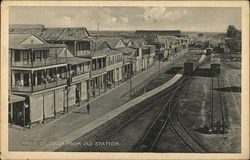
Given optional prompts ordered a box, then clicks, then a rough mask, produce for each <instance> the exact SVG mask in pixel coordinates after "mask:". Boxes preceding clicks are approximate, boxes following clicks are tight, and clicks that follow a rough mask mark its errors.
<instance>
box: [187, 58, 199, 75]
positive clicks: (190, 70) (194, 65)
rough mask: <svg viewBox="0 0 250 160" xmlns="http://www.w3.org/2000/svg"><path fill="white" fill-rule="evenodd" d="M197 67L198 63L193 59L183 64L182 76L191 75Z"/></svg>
mask: <svg viewBox="0 0 250 160" xmlns="http://www.w3.org/2000/svg"><path fill="white" fill-rule="evenodd" d="M198 67H199V61H198V60H195V59H189V60H187V61H186V62H185V63H184V74H185V75H192V74H193V73H194V71H195V70H196V69H197V68H198Z"/></svg>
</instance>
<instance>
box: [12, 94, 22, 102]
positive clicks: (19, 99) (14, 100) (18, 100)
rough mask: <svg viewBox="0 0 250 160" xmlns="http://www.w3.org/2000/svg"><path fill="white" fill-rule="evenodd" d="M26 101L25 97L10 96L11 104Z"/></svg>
mask: <svg viewBox="0 0 250 160" xmlns="http://www.w3.org/2000/svg"><path fill="white" fill-rule="evenodd" d="M24 100H25V98H24V97H21V96H17V95H13V94H10V95H9V103H15V102H21V101H24Z"/></svg>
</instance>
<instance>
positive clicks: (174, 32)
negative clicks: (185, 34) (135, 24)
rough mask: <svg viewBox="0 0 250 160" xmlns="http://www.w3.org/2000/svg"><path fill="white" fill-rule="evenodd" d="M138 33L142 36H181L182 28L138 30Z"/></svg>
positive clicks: (136, 32)
mask: <svg viewBox="0 0 250 160" xmlns="http://www.w3.org/2000/svg"><path fill="white" fill-rule="evenodd" d="M135 34H136V35H141V36H149V35H153V36H180V35H181V31H180V30H136V31H135Z"/></svg>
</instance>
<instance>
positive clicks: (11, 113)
mask: <svg viewBox="0 0 250 160" xmlns="http://www.w3.org/2000/svg"><path fill="white" fill-rule="evenodd" d="M13 114H14V112H13V103H12V102H11V103H10V124H11V125H12V124H13Z"/></svg>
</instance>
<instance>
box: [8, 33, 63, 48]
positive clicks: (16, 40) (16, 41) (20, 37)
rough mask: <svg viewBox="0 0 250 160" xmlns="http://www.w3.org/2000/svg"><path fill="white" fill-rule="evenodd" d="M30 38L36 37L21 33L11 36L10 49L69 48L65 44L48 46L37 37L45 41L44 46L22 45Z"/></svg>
mask: <svg viewBox="0 0 250 160" xmlns="http://www.w3.org/2000/svg"><path fill="white" fill-rule="evenodd" d="M30 36H34V35H32V34H20V33H17V34H16V33H11V34H9V48H11V49H43V48H67V46H66V45H65V44H48V43H46V42H45V41H43V40H42V39H40V38H39V37H37V36H35V37H36V38H38V39H39V40H41V41H43V42H44V44H21V43H22V42H23V41H24V40H26V39H27V38H29V37H30Z"/></svg>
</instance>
